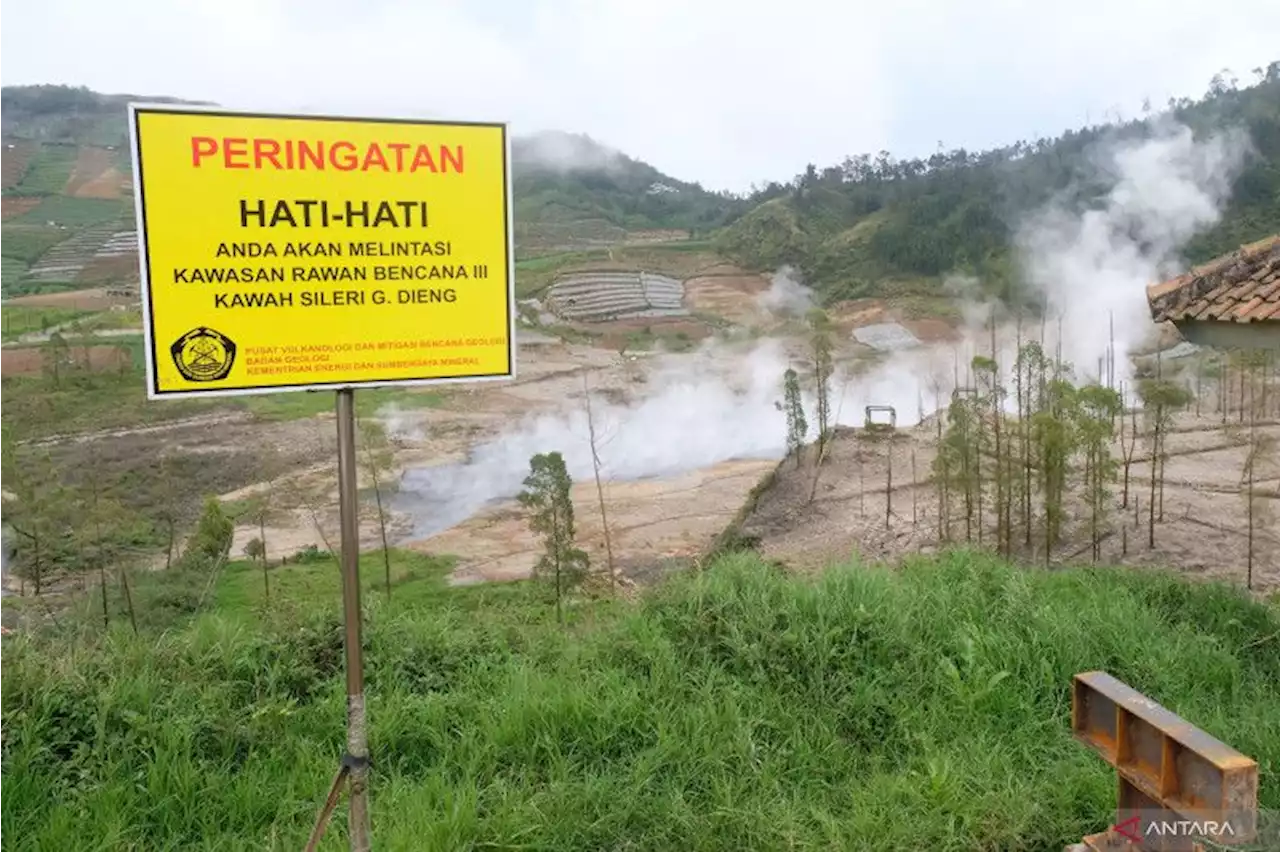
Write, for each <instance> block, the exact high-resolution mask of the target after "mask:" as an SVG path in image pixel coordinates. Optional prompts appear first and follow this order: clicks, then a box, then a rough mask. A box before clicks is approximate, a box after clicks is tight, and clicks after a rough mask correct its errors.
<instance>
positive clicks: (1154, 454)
mask: <svg viewBox="0 0 1280 852" xmlns="http://www.w3.org/2000/svg"><path fill="white" fill-rule="evenodd" d="M1163 407H1164V406H1161V405H1157V406H1156V416H1155V423H1154V425H1153V426H1152V431H1151V494H1150V499H1149V500H1148V504H1149V505H1148V506H1147V513H1148V518H1147V547H1148V548H1149V549H1155V546H1156V477H1157V476H1158V475H1159V474H1158V471H1159V469H1160V420H1161V419H1162V416H1163V415H1162V409H1163Z"/></svg>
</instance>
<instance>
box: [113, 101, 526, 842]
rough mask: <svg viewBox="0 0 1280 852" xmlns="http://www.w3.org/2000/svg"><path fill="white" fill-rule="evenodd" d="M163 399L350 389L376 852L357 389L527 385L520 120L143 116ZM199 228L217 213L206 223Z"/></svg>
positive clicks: (353, 766) (350, 504)
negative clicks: (518, 195) (521, 349)
mask: <svg viewBox="0 0 1280 852" xmlns="http://www.w3.org/2000/svg"><path fill="white" fill-rule="evenodd" d="M129 135H130V147H131V153H132V155H133V172H134V202H135V206H136V209H137V217H138V259H139V273H140V276H141V295H142V309H143V319H144V322H143V336H144V339H145V348H146V354H147V397H148V398H149V399H174V398H182V397H197V396H199V397H230V396H242V395H246V394H262V393H279V392H283V391H319V390H323V391H335V392H336V398H335V412H336V414H337V421H338V427H337V428H338V493H339V515H340V518H341V527H342V548H341V553H340V555H339V558H340V565H341V570H342V593H343V594H342V611H343V621H344V625H345V633H344V645H345V649H346V669H347V672H346V674H347V743H346V749H345V753H344V754H343V757H342V760H341V763H340V765H339V767H338V771H337V773H336V774H335V775H334V778H333V782H332V784H331V785H330V787H329V793H328V796H327V797H326V799H325V802H324V805H323V806H322V807H321V809H320V812H319V815H318V817H317V819H316V824H315V828H314V830H313V831H312V833H311V839H310V841H309V842H308V844H307V847H306V848H307V849H308V850H314V849H315V848H316V845H317V844H318V843H319V842H320V838H321V836H323V834H324V830H325V826H326V825H327V823H328V820H329V817H330V816H331V814H332V813H333V810H334V808H336V807H337V803H338V799H339V798H340V797H341V795H342V790H343V787H344V786H346V787H347V791H348V794H349V796H350V832H349V834H350V843H351V849H352V850H354V852H367V850H368V849H369V848H370V819H369V745H368V725H367V719H366V716H365V704H364V668H363V660H362V648H361V635H360V634H361V608H360V523H359V502H358V494H357V490H356V489H357V482H356V435H355V432H356V422H355V399H354V397H355V388H357V387H383V386H388V385H427V384H437V383H440V382H482V381H497V380H502V379H512V378H514V377H515V369H516V368H515V357H516V331H515V316H516V308H515V273H514V255H515V245H514V241H513V238H512V221H511V208H512V199H511V182H510V180H509V176H510V173H511V149H510V140H509V137H508V133H507V125H506V124H505V123H504V122H472V121H456V122H441V121H424V120H418V119H396V118H369V117H365V118H358V117H349V116H347V117H344V116H332V115H328V116H326V115H296V114H295V115H287V114H274V113H251V112H241V111H235V110H226V109H222V108H218V107H209V108H206V107H193V106H187V105H175V104H130V106H129ZM193 211H198V214H199V215H192V213H193Z"/></svg>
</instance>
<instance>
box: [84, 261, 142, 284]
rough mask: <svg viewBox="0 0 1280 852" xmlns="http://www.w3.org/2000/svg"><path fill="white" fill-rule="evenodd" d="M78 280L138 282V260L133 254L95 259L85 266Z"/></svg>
mask: <svg viewBox="0 0 1280 852" xmlns="http://www.w3.org/2000/svg"><path fill="white" fill-rule="evenodd" d="M76 280H77V281H84V282H86V283H87V282H104V281H137V280H138V258H137V257H136V256H134V255H131V254H130V255H121V256H117V257H95V258H93V259H92V260H90V261H89V262H88V263H86V264H85V265H84V268H83V269H81V270H80V274H79V275H78V276H76Z"/></svg>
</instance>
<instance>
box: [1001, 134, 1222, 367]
mask: <svg viewBox="0 0 1280 852" xmlns="http://www.w3.org/2000/svg"><path fill="white" fill-rule="evenodd" d="M1247 151H1248V139H1247V136H1245V135H1244V134H1243V133H1241V132H1237V131H1227V132H1224V133H1221V134H1218V135H1216V136H1213V137H1211V138H1209V139H1207V140H1205V141H1197V140H1195V139H1194V138H1193V136H1192V133H1191V131H1190V130H1189V129H1188V128H1186V127H1184V126H1182V125H1176V124H1174V125H1165V126H1163V127H1160V128H1158V130H1157V132H1156V135H1155V136H1154V137H1153V138H1150V139H1147V140H1143V141H1134V142H1125V143H1122V144H1116V145H1111V146H1106V147H1103V148H1101V149H1100V150H1099V155H1098V157H1097V158H1096V159H1097V162H1096V165H1097V166H1098V167H1099V168H1100V169H1101V170H1103V171H1104V172H1106V173H1111V174H1114V175H1115V177H1116V180H1115V184H1114V185H1113V186H1112V188H1111V190H1110V191H1109V192H1108V193H1107V194H1106V196H1105V197H1104V198H1103V200H1102V204H1101V206H1100V207H1098V208H1096V209H1091V210H1087V211H1086V212H1084V213H1083V214H1080V213H1073V212H1070V211H1069V210H1068V209H1067V208H1066V207H1065V206H1063V205H1060V204H1058V205H1051V206H1049V207H1048V208H1046V209H1045V210H1043V211H1041V212H1040V213H1039V214H1037V215H1035V216H1033V217H1032V218H1031V219H1030V220H1029V221H1028V222H1027V223H1026V224H1025V226H1024V227H1023V228H1022V229H1020V232H1019V234H1018V245H1019V247H1020V249H1021V251H1022V255H1023V259H1024V261H1025V266H1026V270H1027V274H1028V276H1029V278H1030V283H1031V284H1032V285H1033V286H1035V287H1038V288H1039V289H1040V290H1041V291H1042V292H1043V293H1044V295H1045V296H1046V299H1047V302H1048V304H1049V307H1050V311H1051V315H1053V316H1061V317H1062V355H1063V358H1064V359H1065V360H1067V361H1070V362H1072V363H1073V364H1074V365H1075V366H1076V368H1077V371H1078V373H1080V374H1084V373H1089V374H1092V373H1094V372H1096V370H1097V362H1098V359H1099V358H1100V357H1102V356H1104V355H1105V353H1106V351H1107V345H1108V338H1109V328H1108V326H1109V321H1108V320H1109V316H1110V317H1114V321H1115V334H1116V369H1117V378H1126V377H1127V372H1128V367H1129V361H1128V359H1127V358H1126V357H1124V356H1126V355H1127V354H1128V353H1130V352H1131V351H1133V349H1134V348H1135V347H1136V346H1137V345H1138V344H1139V343H1140V342H1141V340H1142V338H1143V337H1145V336H1147V335H1148V334H1150V332H1151V331H1152V323H1151V315H1150V312H1149V309H1148V305H1147V299H1146V285H1147V284H1150V283H1153V282H1155V281H1158V280H1161V279H1164V278H1167V277H1169V276H1171V275H1173V274H1175V273H1176V272H1177V268H1176V264H1177V262H1178V251H1179V249H1180V248H1181V247H1182V246H1183V245H1184V244H1185V243H1186V241H1187V240H1188V239H1190V238H1191V237H1192V236H1194V235H1195V234H1196V233H1198V232H1199V231H1202V230H1204V229H1206V228H1208V227H1209V226H1211V225H1213V224H1214V223H1215V222H1217V221H1218V219H1219V217H1220V215H1221V211H1222V207H1223V206H1224V204H1225V203H1226V200H1227V198H1228V196H1229V195H1230V191H1231V184H1232V181H1233V179H1234V177H1235V176H1236V174H1238V172H1239V170H1240V167H1241V165H1242V164H1243V161H1244V157H1245V154H1246V153H1247ZM1053 322H1054V321H1052V320H1051V323H1053Z"/></svg>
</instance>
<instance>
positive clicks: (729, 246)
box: [717, 62, 1280, 302]
mask: <svg viewBox="0 0 1280 852" xmlns="http://www.w3.org/2000/svg"><path fill="white" fill-rule="evenodd" d="M1256 73H1257V75H1258V77H1257V80H1256V81H1255V84H1254V85H1251V86H1246V87H1240V88H1237V86H1236V84H1235V82H1234V81H1232V80H1226V79H1224V77H1223V75H1218V76H1217V77H1215V78H1214V80H1213V81H1212V82H1211V84H1210V87H1209V90H1208V92H1207V93H1206V94H1205V96H1204V97H1203V98H1201V99H1199V100H1194V101H1193V100H1192V99H1189V98H1183V99H1180V100H1172V101H1170V103H1169V104H1168V108H1167V109H1166V110H1165V111H1164V112H1163V113H1161V114H1160V115H1158V116H1157V115H1144V116H1142V117H1141V118H1139V119H1134V120H1131V121H1127V122H1124V123H1121V124H1112V125H1100V126H1092V127H1086V128H1083V129H1080V130H1069V131H1067V132H1066V133H1064V134H1062V135H1061V136H1059V137H1058V138H1056V139H1048V138H1044V139H1036V140H1032V141H1027V140H1018V141H1016V142H1014V143H1012V144H1010V145H1006V146H1004V147H1001V148H997V149H993V150H990V151H980V152H973V151H966V150H964V149H957V150H951V151H938V152H937V153H935V154H933V155H931V156H929V157H927V158H912V159H898V158H895V157H893V156H892V155H891V154H890V153H889V152H888V151H882V152H880V153H879V154H878V155H871V154H861V155H857V156H850V157H846V158H845V159H844V160H843V161H842V162H840V163H837V164H832V165H830V166H827V167H826V168H819V167H818V166H816V165H813V164H810V165H809V166H808V167H807V168H806V169H805V171H804V172H803V173H801V174H799V175H797V176H796V177H795V178H794V179H793V180H792V181H790V182H788V183H786V184H782V183H777V182H774V183H771V184H769V185H768V186H766V187H764V188H763V189H761V190H759V191H757V192H755V193H753V195H752V196H751V198H750V201H751V202H752V203H753V205H754V206H753V209H751V210H750V212H747V213H746V214H745V215H743V216H741V217H740V218H738V219H737V221H735V222H733V223H732V224H731V225H730V226H729V227H728V228H727V229H725V230H723V231H722V232H720V233H719V234H718V236H717V246H718V247H719V248H720V249H721V250H722V251H723V252H724V253H725V254H726V255H728V256H729V257H731V258H732V259H734V260H735V261H737V262H739V263H741V264H743V265H744V266H747V267H749V268H753V269H774V268H776V267H777V266H779V265H780V264H783V263H788V264H791V265H793V266H795V267H797V268H798V269H799V270H800V271H801V272H802V273H803V275H804V277H805V280H806V282H808V283H811V284H812V285H814V286H815V287H816V288H817V289H818V290H819V291H820V292H821V293H822V294H823V296H824V297H825V300H826V301H827V302H834V301H838V300H840V299H848V298H856V297H859V296H868V295H887V294H886V293H884V292H883V291H882V290H881V285H882V283H883V282H884V281H886V280H912V281H916V282H919V283H921V284H923V285H925V289H929V290H932V291H934V292H937V291H938V290H939V289H940V287H941V281H942V278H943V277H944V276H946V275H948V274H950V273H953V272H960V273H966V274H971V275H976V276H977V277H979V278H980V279H981V280H982V283H983V286H984V287H985V289H986V291H987V293H988V294H989V295H992V296H996V297H999V298H1001V299H1004V300H1005V301H1006V302H1016V301H1027V300H1029V299H1031V294H1029V293H1026V292H1024V291H1023V290H1021V289H1020V287H1019V281H1020V279H1021V277H1022V276H1021V275H1020V274H1019V271H1018V269H1017V268H1016V267H1015V264H1014V252H1013V251H1012V244H1013V242H1014V238H1015V233H1016V230H1017V227H1018V225H1019V223H1020V222H1021V221H1022V220H1023V219H1024V217H1025V216H1026V214H1028V213H1029V212H1031V211H1033V210H1035V209H1037V208H1039V207H1040V206H1042V205H1043V204H1045V203H1047V202H1049V201H1050V200H1052V199H1061V198H1063V197H1065V196H1068V195H1069V196H1071V198H1072V203H1074V204H1076V205H1077V206H1078V207H1079V208H1081V209H1084V208H1087V207H1089V205H1090V204H1092V203H1093V202H1094V201H1095V200H1096V198H1097V197H1098V196H1099V194H1100V193H1102V192H1105V189H1106V187H1105V186H1103V185H1102V184H1100V182H1099V181H1098V180H1097V174H1096V173H1097V167H1096V162H1095V155H1096V154H1097V152H1098V149H1099V148H1100V147H1101V146H1103V145H1105V144H1107V143H1110V142H1115V141H1133V140H1138V139H1145V138H1150V137H1151V136H1152V135H1153V134H1155V133H1156V132H1158V130H1159V127H1160V121H1161V120H1164V119H1172V120H1173V121H1176V122H1178V123H1180V124H1182V125H1185V126H1187V127H1189V128H1191V130H1192V131H1193V132H1194V133H1195V134H1197V135H1198V136H1202V137H1203V136H1206V135H1208V134H1210V133H1213V132H1219V131H1222V130H1224V129H1227V128H1234V129H1238V130H1241V131H1243V133H1244V134H1245V135H1246V136H1247V137H1248V139H1249V142H1250V145H1251V151H1250V154H1249V156H1248V157H1247V160H1246V163H1245V165H1244V168H1243V169H1242V170H1241V171H1240V173H1239V174H1238V175H1237V176H1236V178H1235V182H1234V185H1233V186H1232V194H1231V198H1230V201H1229V203H1228V204H1227V206H1226V209H1225V210H1224V211H1223V216H1222V219H1221V221H1220V222H1219V223H1218V224H1217V225H1215V226H1214V227H1212V228H1210V229H1209V230H1207V231H1206V232H1204V233H1202V234H1200V235H1199V236H1197V237H1196V238H1195V239H1193V240H1191V241H1190V243H1189V244H1188V245H1187V247H1186V254H1187V258H1188V260H1190V261H1192V262H1201V261H1205V260H1208V259H1209V258H1212V257H1216V256H1218V255H1221V254H1224V253H1226V252H1229V251H1232V250H1234V249H1236V248H1237V247H1239V246H1240V245H1242V244H1245V243H1249V242H1252V241H1254V240H1257V239H1259V238H1261V237H1264V236H1267V235H1269V234H1273V233H1276V232H1277V231H1280V62H1273V63H1271V64H1270V65H1269V66H1268V67H1267V68H1265V69H1258V71H1257V72H1256Z"/></svg>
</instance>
